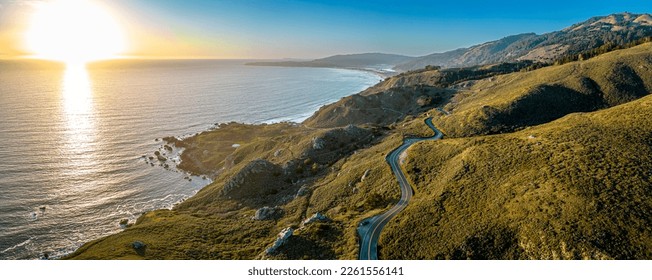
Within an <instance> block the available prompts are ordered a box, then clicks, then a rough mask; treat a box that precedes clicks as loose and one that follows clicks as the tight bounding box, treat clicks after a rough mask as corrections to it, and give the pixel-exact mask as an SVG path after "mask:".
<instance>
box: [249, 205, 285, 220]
mask: <svg viewBox="0 0 652 280" xmlns="http://www.w3.org/2000/svg"><path fill="white" fill-rule="evenodd" d="M281 216H283V208H281V207H278V206H276V207H267V206H265V207H263V208H260V209H258V210H256V214H255V215H254V220H259V221H262V220H274V219H278V218H280V217H281Z"/></svg>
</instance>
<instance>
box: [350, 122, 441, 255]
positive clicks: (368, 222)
mask: <svg viewBox="0 0 652 280" xmlns="http://www.w3.org/2000/svg"><path fill="white" fill-rule="evenodd" d="M425 123H426V125H428V127H430V129H432V131H434V132H435V135H433V136H431V137H425V138H407V139H403V144H402V145H401V146H399V147H398V148H396V149H394V150H393V151H391V152H390V153H389V154H388V155H387V157H385V160H386V161H387V163H388V164H389V166H390V167H391V168H392V172H393V173H394V176H396V179H398V185H399V187H400V188H401V199H400V200H399V201H398V203H397V204H396V205H394V207H392V208H391V209H389V211H387V212H385V213H383V214H380V215H377V216H374V217H371V218H368V219H365V220H364V221H362V223H360V225H359V226H358V234H360V256H359V259H361V260H377V259H378V250H377V248H378V238H380V232H381V231H382V230H383V228H384V227H385V225H386V224H387V222H389V220H391V219H392V218H393V217H394V216H396V215H397V214H398V213H399V212H401V211H402V210H403V209H405V207H407V204H408V202H409V201H410V199H411V198H412V195H413V194H414V191H413V189H412V186H411V185H410V183H408V181H407V178H405V174H404V173H403V171H402V170H401V164H400V156H401V154H402V153H403V152H405V150H407V148H409V147H410V146H411V145H412V144H414V143H417V142H420V141H424V140H437V139H441V138H442V137H443V136H444V134H443V133H441V131H439V130H438V129H437V128H436V127H435V125H433V124H432V118H427V119H426V120H425Z"/></svg>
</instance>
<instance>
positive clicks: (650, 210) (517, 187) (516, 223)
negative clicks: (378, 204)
mask: <svg viewBox="0 0 652 280" xmlns="http://www.w3.org/2000/svg"><path fill="white" fill-rule="evenodd" d="M651 115H652V97H650V96H648V97H645V98H643V99H640V100H637V101H633V102H630V103H627V104H624V105H621V106H617V107H614V108H610V109H606V110H603V111H599V112H594V113H577V114H571V115H569V116H566V117H564V118H562V119H560V120H557V121H554V122H552V123H549V124H545V125H541V126H536V127H531V128H528V129H525V130H523V131H519V132H516V133H510V134H502V135H494V136H483V137H472V138H461V139H448V140H443V141H437V142H423V143H419V144H417V145H415V146H413V147H412V148H411V149H410V150H409V152H408V154H409V156H408V159H407V162H406V165H405V166H404V167H405V170H406V171H407V174H408V175H409V179H410V181H411V182H413V184H414V186H415V188H416V195H415V196H414V200H413V201H412V202H410V205H409V206H408V207H407V208H406V209H405V210H404V212H402V213H401V214H399V216H398V217H397V218H396V219H395V220H393V221H391V222H390V224H389V225H388V228H387V229H386V232H385V233H384V234H383V236H382V237H381V242H380V243H381V245H382V250H381V255H382V256H383V257H385V258H391V259H424V258H425V259H432V258H445V259H467V258H471V259H515V258H516V259H521V258H525V259H559V258H562V259H578V258H590V259H596V258H597V259H603V258H604V259H610V258H615V259H650V258H652V253H651V252H652V216H651V215H650V214H652V189H651V188H650V186H652V141H651V140H650V139H652V138H650V137H651V136H652V120H651V119H650V116H651ZM412 229H418V230H412Z"/></svg>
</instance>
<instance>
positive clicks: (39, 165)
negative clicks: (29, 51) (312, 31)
mask: <svg viewBox="0 0 652 280" xmlns="http://www.w3.org/2000/svg"><path fill="white" fill-rule="evenodd" d="M244 62H245V61H240V60H120V61H112V62H102V63H93V64H90V65H88V66H87V67H84V66H81V65H77V66H65V65H61V64H56V63H45V62H37V61H29V60H6V61H0V143H1V144H0V259H38V258H41V257H43V256H44V255H45V254H47V255H48V256H49V257H50V258H58V257H61V256H63V255H65V254H68V253H70V252H72V251H74V250H75V249H77V248H79V247H80V246H81V245H82V244H84V243H85V242H88V241H90V240H93V239H96V238H99V237H102V236H106V235H109V234H111V233H115V232H118V231H120V230H122V229H121V227H120V225H119V223H120V221H121V220H123V219H128V220H129V221H130V222H133V221H135V220H136V218H137V217H138V216H139V215H140V214H142V213H143V212H146V211H149V210H153V209H161V208H171V207H172V206H173V205H174V204H175V203H177V202H179V201H180V200H182V199H184V198H186V197H188V196H192V195H193V194H195V193H196V192H197V191H198V190H199V189H201V188H202V187H203V186H205V185H206V184H208V183H210V181H209V179H202V178H199V177H191V178H192V180H191V181H190V180H187V179H184V177H186V176H188V175H187V174H184V173H181V172H177V171H175V170H166V169H164V168H163V167H160V166H151V165H149V164H148V163H147V161H146V159H145V158H142V156H143V155H146V154H151V153H152V152H153V151H156V150H157V149H158V148H159V147H160V146H161V145H162V143H161V142H160V141H157V140H158V139H160V138H162V137H166V136H187V135H191V134H194V133H197V132H200V131H203V130H206V129H209V128H211V127H212V126H214V125H215V124H217V123H223V122H230V121H237V122H244V123H270V122H279V121H296V122H300V121H302V120H303V119H305V118H307V117H308V116H310V115H311V114H312V113H313V112H314V111H316V110H317V109H318V108H319V107H320V106H321V105H324V104H327V103H331V102H334V101H336V100H338V99H340V98H342V97H344V96H348V95H351V94H354V93H357V92H359V91H361V90H363V89H365V88H367V87H369V86H371V85H373V84H375V83H377V82H378V81H379V80H380V78H379V77H378V76H376V75H374V74H372V73H368V72H361V71H354V70H344V69H326V68H283V67H254V66H245V65H244Z"/></svg>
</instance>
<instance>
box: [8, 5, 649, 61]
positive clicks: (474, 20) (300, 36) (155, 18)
mask: <svg viewBox="0 0 652 280" xmlns="http://www.w3.org/2000/svg"><path fill="white" fill-rule="evenodd" d="M89 1H97V2H100V3H102V5H104V6H106V7H107V8H108V9H109V10H110V11H111V13H112V14H113V15H114V16H115V18H116V20H118V21H119V23H120V25H121V26H122V29H123V30H124V32H125V34H126V37H127V40H128V50H127V53H126V54H128V55H143V56H175V57H202V56H207V57H218V58H316V57H323V56H328V55H333V54H340V53H361V52H386V53H398V54H406V55H425V54H429V53H433V52H440V51H446V50H451V49H455V48H458V47H465V46H470V45H473V44H478V43H482V42H486V41H489V40H495V39H499V38H501V37H504V36H507V35H512V34H518V33H524V32H536V33H545V32H550V31H554V30H559V29H562V28H564V27H567V26H569V25H571V24H573V23H576V22H580V21H584V20H586V19H588V18H590V17H592V16H599V15H607V14H611V13H617V12H625V11H628V12H633V13H650V12H652V1H651V0H581V1H575V0H564V1H559V0H552V1H551V0H548V1H527V3H526V1H522V0H521V1H464V0H456V1H450V0H449V1H396V0H394V1H385V0H380V1H359V0H341V1H340V0H337V1H317V0H314V1H291V0H267V1H254V0H235V1H220V0H203V1H192V0H110V1H109V0H89ZM38 2H42V1H39V0H24V1H19V0H0V55H5V56H7V55H14V54H20V53H24V52H25V48H24V46H23V42H22V39H21V38H22V37H21V33H22V32H23V31H24V30H25V28H26V26H27V25H28V22H29V21H28V18H29V16H30V14H31V13H32V12H33V11H32V9H33V6H34V5H38Z"/></svg>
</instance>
